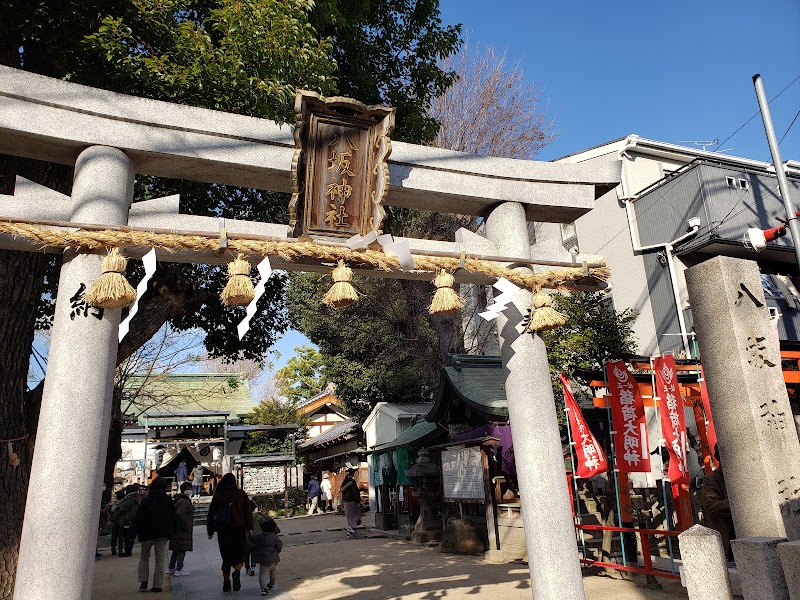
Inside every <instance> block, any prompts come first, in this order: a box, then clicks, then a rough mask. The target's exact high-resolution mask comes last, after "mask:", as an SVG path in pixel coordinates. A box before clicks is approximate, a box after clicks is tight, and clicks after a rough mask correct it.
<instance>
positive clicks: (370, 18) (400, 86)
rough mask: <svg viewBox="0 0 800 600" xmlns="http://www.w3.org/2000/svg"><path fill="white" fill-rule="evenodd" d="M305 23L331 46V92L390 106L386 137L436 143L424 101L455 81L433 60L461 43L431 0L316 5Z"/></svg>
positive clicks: (342, 0) (332, 0) (346, 0)
mask: <svg viewBox="0 0 800 600" xmlns="http://www.w3.org/2000/svg"><path fill="white" fill-rule="evenodd" d="M311 22H312V24H313V25H314V26H315V28H316V30H317V31H319V32H320V34H321V35H324V36H329V37H330V38H331V39H332V40H333V52H332V56H333V57H334V58H335V60H336V62H337V64H338V66H339V70H338V74H337V79H338V83H337V87H338V91H339V94H341V95H343V96H350V97H352V98H357V99H359V100H361V101H362V102H364V103H367V104H384V105H388V106H394V107H396V108H397V127H396V129H395V133H394V134H393V135H392V137H393V138H394V139H397V140H402V141H405V142H412V143H427V142H430V141H432V140H433V139H434V137H436V132H437V130H438V128H439V125H438V123H437V122H436V120H435V119H434V118H432V117H431V116H429V113H430V110H429V109H430V106H431V102H432V100H433V98H434V97H436V96H438V95H439V94H441V93H442V92H444V90H445V89H446V88H447V87H448V86H449V85H451V84H452V83H453V81H454V80H455V73H454V72H453V71H452V70H451V69H443V68H442V67H441V63H440V61H441V60H442V59H444V58H446V57H447V56H449V55H450V54H452V53H453V52H455V51H457V50H458V47H459V46H460V44H461V38H460V35H461V26H460V25H447V26H445V25H443V24H442V19H441V15H440V12H439V0H318V2H317V8H316V10H314V11H313V13H312V16H311Z"/></svg>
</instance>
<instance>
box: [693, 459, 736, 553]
mask: <svg viewBox="0 0 800 600" xmlns="http://www.w3.org/2000/svg"><path fill="white" fill-rule="evenodd" d="M714 458H715V459H716V460H717V463H719V467H718V468H717V469H716V470H715V471H712V472H711V473H709V474H708V475H706V476H705V477H703V489H702V491H701V492H700V503H701V504H702V506H703V516H704V518H705V525H706V526H707V527H709V528H711V529H715V530H717V531H719V533H720V535H721V536H722V547H723V548H724V549H725V555H726V557H727V559H728V561H730V562H732V561H733V551H732V549H731V540H734V539H736V531H735V530H734V528H733V517H732V516H731V505H730V502H729V501H728V490H727V488H726V487H725V476H724V475H723V473H722V461H720V458H719V444H715V445H714Z"/></svg>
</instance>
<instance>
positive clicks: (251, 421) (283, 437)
mask: <svg viewBox="0 0 800 600" xmlns="http://www.w3.org/2000/svg"><path fill="white" fill-rule="evenodd" d="M242 421H243V422H244V423H245V424H247V425H289V424H293V423H294V424H297V425H299V426H300V429H299V430H298V431H297V433H296V434H295V435H296V438H297V439H301V438H302V437H303V436H304V433H305V426H306V425H308V422H309V418H308V416H307V415H304V414H302V413H300V412H299V411H298V410H297V404H296V403H294V402H290V401H287V400H284V399H281V398H265V399H264V400H262V401H261V402H259V403H258V404H257V405H256V406H255V408H253V410H252V411H250V412H249V413H247V415H245V416H244V417H243V418H242ZM291 433H292V432H290V431H267V432H259V433H250V434H248V436H247V438H246V439H245V441H244V443H243V444H242V451H243V452H246V453H249V454H262V453H265V452H290V451H291V449H292V442H291V439H290V437H289V436H290V435H291Z"/></svg>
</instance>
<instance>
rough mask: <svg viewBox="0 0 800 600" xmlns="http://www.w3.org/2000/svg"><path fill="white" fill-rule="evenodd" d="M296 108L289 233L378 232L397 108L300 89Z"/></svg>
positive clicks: (359, 233) (381, 218)
mask: <svg viewBox="0 0 800 600" xmlns="http://www.w3.org/2000/svg"><path fill="white" fill-rule="evenodd" d="M295 112H296V113H297V125H296V129H295V135H294V138H295V154H294V159H293V161H292V199H291V201H290V203H289V231H290V235H292V236H294V237H303V236H311V237H330V236H333V237H350V236H353V235H365V234H367V233H369V232H370V231H377V232H379V233H380V232H381V224H382V222H383V216H384V211H383V206H382V205H383V200H384V198H385V197H386V193H387V191H388V189H389V168H388V165H387V162H386V161H387V159H388V157H389V153H390V152H391V141H390V139H389V134H390V133H391V131H392V129H393V127H394V109H393V108H387V107H385V106H367V105H365V104H362V103H361V102H358V101H357V100H352V99H350V98H338V97H337V98H323V97H321V96H320V95H319V94H316V93H314V92H306V91H298V92H297V98H296V101H295Z"/></svg>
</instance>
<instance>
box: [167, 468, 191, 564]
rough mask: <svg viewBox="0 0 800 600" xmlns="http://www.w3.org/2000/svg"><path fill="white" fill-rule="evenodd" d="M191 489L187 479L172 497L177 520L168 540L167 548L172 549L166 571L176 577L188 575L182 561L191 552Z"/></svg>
mask: <svg viewBox="0 0 800 600" xmlns="http://www.w3.org/2000/svg"><path fill="white" fill-rule="evenodd" d="M191 490H192V484H191V483H189V482H188V481H187V482H185V483H182V484H181V493H180V494H177V495H176V496H175V498H174V499H173V503H174V504H175V513H176V515H177V522H176V526H175V533H173V534H172V537H171V538H170V540H169V549H170V550H172V555H171V556H170V558H169V567H167V573H168V574H170V575H175V576H176V577H184V576H186V575H189V571H185V570H184V569H183V561H184V559H185V558H186V553H187V552H191V551H192V546H193V544H192V542H193V539H192V537H193V536H192V533H193V528H194V504H192V500H191V498H189V493H190V492H191Z"/></svg>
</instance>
